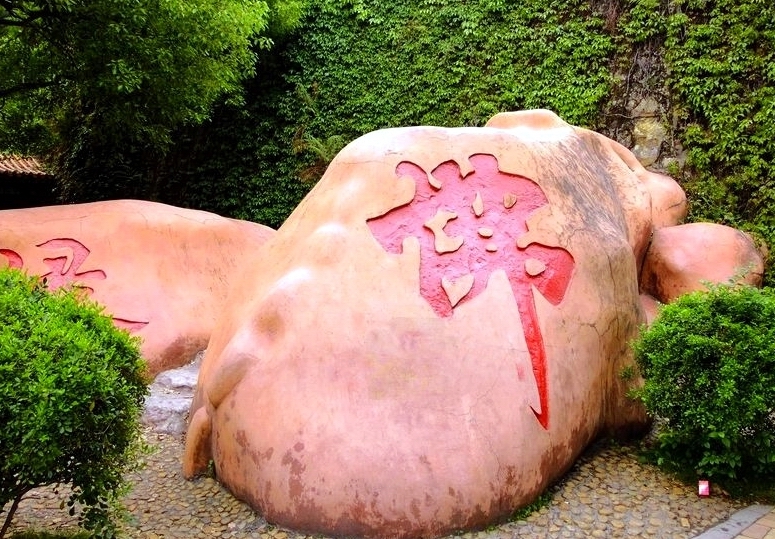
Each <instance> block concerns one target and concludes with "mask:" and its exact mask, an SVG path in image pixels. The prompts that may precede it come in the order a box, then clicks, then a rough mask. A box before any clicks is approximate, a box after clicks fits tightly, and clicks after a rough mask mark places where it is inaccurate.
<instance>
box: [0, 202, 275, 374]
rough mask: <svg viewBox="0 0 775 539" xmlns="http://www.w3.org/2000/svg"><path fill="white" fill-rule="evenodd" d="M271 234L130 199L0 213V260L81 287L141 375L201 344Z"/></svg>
mask: <svg viewBox="0 0 775 539" xmlns="http://www.w3.org/2000/svg"><path fill="white" fill-rule="evenodd" d="M272 234H274V231H273V230H272V229H270V228H268V227H265V226H262V225H258V224H255V223H249V222H246V221H236V220H232V219H226V218H223V217H219V216H217V215H214V214H212V213H207V212H202V211H194V210H187V209H182V208H175V207H172V206H167V205H164V204H157V203H153V202H144V201H138V200H120V201H108V202H94V203H90V204H74V205H68V206H50V207H42V208H30V209H18V210H4V211H0V264H2V265H11V266H14V267H18V268H23V269H24V270H25V271H27V273H29V274H31V275H40V276H43V277H45V279H46V282H47V283H48V286H49V287H50V288H52V289H53V288H58V287H60V286H62V285H65V284H72V285H74V286H77V287H80V288H82V289H84V290H85V291H86V292H87V293H88V294H89V295H90V296H91V298H92V299H94V300H95V301H97V302H99V303H102V304H103V305H104V306H105V307H106V312H107V313H108V314H110V315H111V316H112V317H113V320H114V322H115V323H116V325H118V326H119V327H123V328H125V329H127V330H129V331H130V332H131V333H132V334H134V335H137V336H139V337H141V338H142V352H143V356H144V357H145V358H146V360H147V361H148V366H149V370H150V373H149V374H151V375H155V374H156V373H158V372H160V371H163V370H166V369H170V368H173V367H179V366H182V365H185V364H187V363H189V362H190V361H191V360H192V359H193V358H194V356H195V355H196V353H197V352H198V351H200V350H203V349H204V348H205V347H206V346H207V341H208V339H209V337H210V332H211V331H212V329H213V326H214V325H215V321H216V319H217V317H218V315H219V314H220V311H221V309H222V308H223V304H224V298H225V296H226V292H227V289H228V287H229V285H230V283H231V282H232V280H233V277H234V274H235V271H236V270H237V269H238V267H240V266H242V262H243V260H244V259H245V258H246V257H247V256H248V254H252V252H253V251H255V250H257V249H258V248H259V247H260V246H261V245H262V244H263V243H264V242H265V241H266V240H267V239H268V238H269V237H271V236H272Z"/></svg>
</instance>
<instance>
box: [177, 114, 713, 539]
mask: <svg viewBox="0 0 775 539" xmlns="http://www.w3.org/2000/svg"><path fill="white" fill-rule="evenodd" d="M685 211H686V199H685V196H684V193H683V191H682V190H681V189H680V188H679V187H678V185H677V184H676V183H675V182H674V181H673V180H671V179H670V178H667V177H665V176H660V175H657V174H653V173H650V172H648V171H646V170H645V169H644V168H643V167H642V166H641V165H640V164H639V163H638V161H637V159H636V158H635V157H634V156H633V155H632V154H631V153H630V152H629V151H627V150H626V149H625V148H624V147H622V146H620V145H619V144H617V143H615V142H613V141H611V140H609V139H607V138H605V137H603V136H601V135H598V134H596V133H593V132H590V131H586V130H582V129H578V128H574V127H571V126H569V125H567V124H565V123H564V122H562V121H561V120H560V119H559V118H557V117H556V116H554V115H553V114H551V113H548V112H545V111H531V112H523V113H510V114H502V115H498V116H496V117H495V118H493V119H492V120H491V121H490V123H489V124H488V127H486V128H461V129H442V128H434V127H417V128H405V129H391V130H384V131H378V132H374V133H371V134H369V135H366V136H364V137H362V138H360V139H358V140H356V141H355V142H353V143H352V144H350V145H349V146H348V147H346V148H345V149H344V150H343V151H342V152H341V153H340V154H339V155H338V156H337V157H336V159H335V160H334V161H333V162H332V163H331V165H330V167H329V169H328V171H327V172H326V174H325V175H324V177H323V178H322V179H321V181H320V182H319V183H318V184H317V186H316V187H315V188H314V189H313V190H312V191H311V192H310V194H309V196H308V197H307V198H306V199H305V200H304V201H303V202H302V203H301V205H300V206H299V207H298V208H297V210H296V211H295V212H294V213H293V214H292V215H291V216H290V217H289V219H288V220H287V221H286V223H285V224H284V225H283V226H282V227H281V228H280V230H279V231H278V233H277V234H276V235H275V236H274V237H273V238H272V239H271V240H269V241H268V242H267V243H266V244H265V246H264V249H262V251H261V252H260V253H258V254H257V256H258V257H259V258H257V259H256V261H255V262H253V263H248V264H247V267H248V271H247V272H246V273H245V275H244V277H243V278H242V280H240V281H239V282H237V283H236V285H235V286H234V288H233V292H232V296H231V299H230V300H229V301H228V302H227V304H228V305H229V307H230V308H229V310H228V312H226V313H225V315H224V318H223V319H222V320H221V321H220V324H219V326H218V328H217V329H216V331H215V332H214V333H213V338H212V339H211V341H210V343H209V346H208V350H207V353H206V355H205V358H204V360H203V365H202V369H201V372H200V377H199V384H198V389H197V393H196V395H195V398H194V402H193V404H192V413H191V420H190V425H189V430H188V435H187V446H186V453H185V456H184V471H185V473H186V474H187V475H188V476H192V475H195V474H197V473H199V472H202V471H204V469H205V468H206V466H207V463H208V461H209V460H210V459H213V460H214V463H215V467H216V470H217V474H218V477H219V479H220V480H221V481H222V482H223V483H224V484H225V485H227V486H228V487H229V488H230V489H231V490H232V491H233V492H234V493H235V494H236V495H237V496H238V497H240V498H242V499H245V500H247V501H248V502H249V503H250V504H251V505H252V506H253V507H255V508H256V509H258V510H259V511H261V513H262V514H263V515H265V516H266V518H267V519H268V520H269V521H270V522H276V523H279V524H281V525H284V526H289V527H292V528H295V529H300V530H306V531H314V532H322V533H326V534H336V535H348V536H350V535H353V536H366V537H431V536H436V535H440V534H443V533H446V532H451V531H454V530H459V529H467V528H475V527H480V526H484V525H486V524H488V523H491V522H493V521H496V520H498V519H499V518H501V517H504V516H507V515H508V514H509V513H511V512H512V511H513V510H514V509H515V508H517V507H519V506H522V505H524V504H526V503H528V502H530V501H531V500H533V499H534V498H535V497H536V495H538V494H539V493H540V492H541V491H542V490H543V489H544V488H545V487H546V486H547V485H548V484H549V483H550V482H552V481H553V480H555V479H557V478H558V477H559V476H560V475H561V474H563V473H564V472H565V470H567V469H568V467H569V466H570V465H571V464H572V463H573V461H574V459H575V458H576V457H577V456H578V455H579V453H580V452H581V451H582V450H583V448H584V447H585V446H586V445H587V444H588V443H589V442H590V441H591V440H593V439H594V438H595V437H596V436H598V435H599V434H600V433H602V432H614V433H616V432H620V433H621V432H628V431H633V430H638V429H642V428H643V427H645V425H646V422H647V420H646V417H645V415H644V412H643V410H642V409H641V408H640V407H639V406H637V405H636V404H634V403H633V401H631V400H628V399H627V398H626V391H627V388H626V387H625V386H624V384H625V382H624V381H623V380H622V377H621V376H620V373H621V371H622V369H623V367H624V366H626V365H629V364H631V363H632V355H631V350H630V348H629V345H628V343H629V341H630V339H632V338H633V337H634V336H635V335H636V334H637V331H638V328H639V326H640V325H641V324H642V323H643V322H644V321H645V320H646V314H645V309H644V306H643V304H642V299H641V296H640V290H639V283H638V275H639V274H640V271H641V268H642V265H643V261H644V260H645V259H646V257H647V252H648V248H649V244H650V239H651V236H652V234H653V233H655V231H657V232H658V229H660V228H662V227H670V226H673V225H677V224H678V223H679V222H680V221H681V219H683V217H684V215H685ZM660 249H661V248H660ZM719 254H720V255H721V253H719ZM259 262H260V263H259ZM657 271H659V270H657ZM679 273H680V272H679ZM697 286H700V284H699V283H698V285H697ZM643 301H645V302H646V303H648V304H649V305H651V304H654V303H655V302H654V300H653V298H651V297H650V296H649V295H648V294H644V296H643Z"/></svg>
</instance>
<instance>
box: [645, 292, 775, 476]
mask: <svg viewBox="0 0 775 539" xmlns="http://www.w3.org/2000/svg"><path fill="white" fill-rule="evenodd" d="M634 348H635V352H636V358H637V361H638V365H639V367H640V370H641V372H642V374H643V377H644V378H645V385H644V386H643V388H642V389H639V390H636V391H635V394H636V395H637V396H638V398H640V399H641V400H642V401H643V403H644V404H645V406H646V409H647V410H648V412H649V413H650V414H651V415H653V416H654V417H656V418H659V419H661V420H663V421H664V424H663V425H662V426H661V428H660V429H659V432H658V436H657V440H656V445H655V447H654V453H655V454H656V456H657V458H658V462H659V463H660V464H664V465H667V466H668V467H672V468H676V469H683V470H686V471H688V470H693V471H694V472H696V474H697V475H698V476H700V477H705V478H710V479H716V480H719V479H721V480H725V479H751V478H757V479H765V480H766V479H767V478H775V290H772V289H756V288H752V287H738V288H732V287H726V286H719V287H714V288H711V289H710V291H709V292H696V293H693V294H688V295H685V296H682V297H680V298H679V299H678V300H676V301H675V302H674V303H671V304H668V305H665V306H663V307H662V308H661V310H660V312H659V316H658V317H657V319H656V320H655V321H654V323H653V325H652V326H651V327H649V328H648V329H647V330H646V331H644V333H643V334H642V335H641V336H640V338H639V339H638V340H637V341H636V342H635V343H634Z"/></svg>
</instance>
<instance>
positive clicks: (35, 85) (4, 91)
mask: <svg viewBox="0 0 775 539" xmlns="http://www.w3.org/2000/svg"><path fill="white" fill-rule="evenodd" d="M55 84H56V83H55V82H54V81H51V80H46V81H38V82H22V83H20V84H17V85H15V86H10V87H8V88H0V99H2V98H5V97H9V96H12V95H15V94H20V93H24V92H31V91H33V90H40V89H41V88H50V87H52V86H54V85H55Z"/></svg>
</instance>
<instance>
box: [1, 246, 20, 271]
mask: <svg viewBox="0 0 775 539" xmlns="http://www.w3.org/2000/svg"><path fill="white" fill-rule="evenodd" d="M0 255H3V256H4V257H5V258H6V259H8V265H9V266H10V267H12V268H17V269H21V268H22V266H24V261H23V260H22V257H21V256H20V255H19V253H17V252H16V251H11V250H10V249H0Z"/></svg>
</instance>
